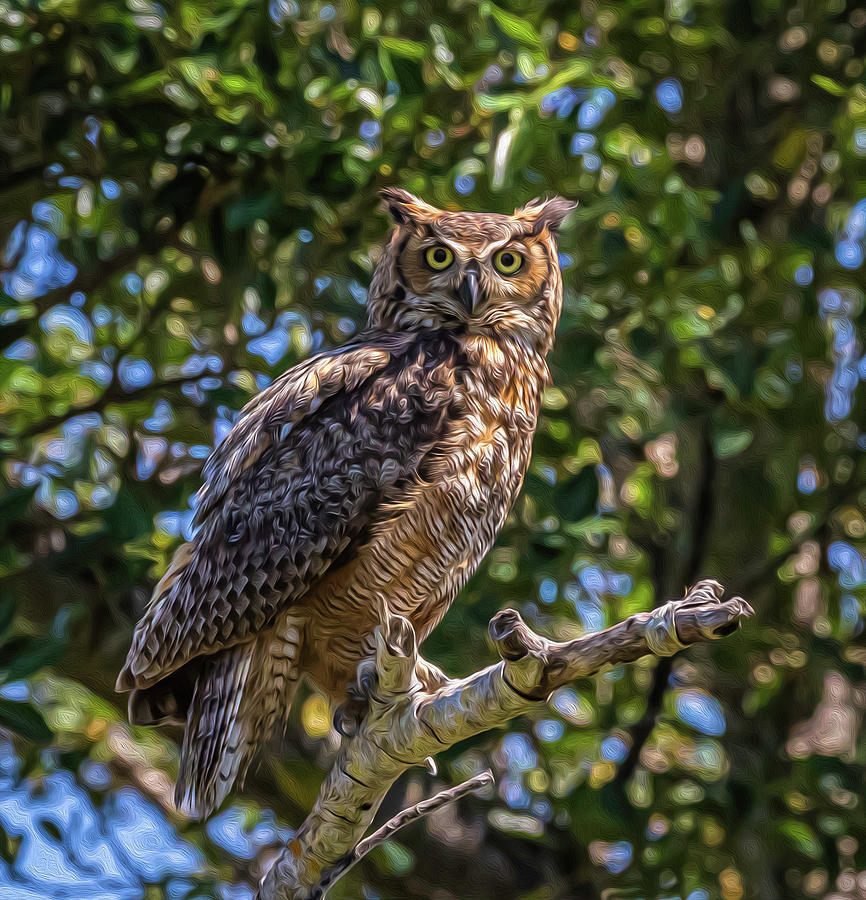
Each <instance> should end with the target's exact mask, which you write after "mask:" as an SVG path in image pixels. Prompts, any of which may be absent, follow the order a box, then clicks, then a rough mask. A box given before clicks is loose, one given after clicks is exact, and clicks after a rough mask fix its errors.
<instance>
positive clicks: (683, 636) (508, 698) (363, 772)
mask: <svg viewBox="0 0 866 900" xmlns="http://www.w3.org/2000/svg"><path fill="white" fill-rule="evenodd" d="M722 594H723V588H722V586H721V585H720V584H718V583H717V582H715V581H701V582H699V583H698V584H697V585H695V587H693V588H692V589H691V590H690V591H688V593H687V594H686V596H685V597H684V598H683V599H682V600H672V601H669V602H668V603H666V604H664V605H663V606H661V607H659V608H658V609H656V610H654V611H653V612H650V613H638V614H637V615H633V616H630V617H629V618H628V619H626V620H625V621H623V622H620V623H619V624H618V625H614V626H612V627H611V628H608V629H606V630H605V631H601V632H598V633H596V634H589V635H585V636H584V637H581V638H578V639H577V640H574V641H568V642H565V643H554V642H552V641H549V640H547V639H545V638H543V637H540V636H539V635H537V634H536V633H535V632H534V631H532V630H531V629H530V628H529V626H528V625H526V623H525V622H524V621H523V619H521V617H520V615H519V614H518V613H517V612H516V611H514V610H504V611H503V612H500V613H498V614H497V615H496V616H495V617H494V618H493V619H492V620H491V622H490V636H491V638H492V639H493V642H494V644H495V645H496V648H497V650H498V651H499V655H500V657H501V661H500V662H499V663H497V664H496V665H494V666H490V667H489V668H487V669H483V670H482V671H480V672H476V673H475V674H473V675H470V676H469V677H468V678H464V679H460V680H456V681H449V682H447V683H446V684H445V685H444V686H443V687H441V688H439V689H438V690H436V691H435V692H433V693H427V692H425V691H424V690H423V688H422V686H421V684H420V682H419V681H418V678H417V675H416V667H417V665H418V648H417V645H416V641H415V632H414V630H413V629H412V626H411V624H410V623H409V622H408V621H407V620H406V619H403V618H401V617H399V616H398V617H395V618H393V619H392V620H391V622H390V623H389V626H388V633H387V634H384V633H383V631H382V629H379V631H378V632H377V635H376V655H375V674H376V684H375V686H374V687H373V689H372V690H371V691H370V707H369V710H368V712H367V715H366V716H365V717H364V719H363V721H362V722H361V725H360V727H359V729H358V732H357V733H356V734H355V735H353V736H352V737H350V738H345V739H344V741H343V746H342V748H341V751H340V755H339V757H338V759H337V761H336V763H335V764H334V767H333V768H332V769H331V771H330V772H329V773H328V776H327V777H326V778H325V781H324V783H323V784H322V788H321V790H320V792H319V796H318V799H317V800H316V803H315V805H314V807H313V809H312V811H311V812H310V814H309V815H308V816H307V819H306V821H305V822H304V823H303V825H302V826H301V827H300V829H299V830H298V833H297V835H296V836H295V838H294V840H292V841H291V842H290V843H289V844H288V845H287V846H286V847H284V848H283V849H282V851H281V852H280V854H279V856H278V857H277V859H276V861H275V862H274V864H273V866H272V867H271V869H270V870H269V871H268V872H267V873H266V874H265V876H264V878H263V879H262V883H261V886H260V888H259V895H258V896H259V898H260V900H317V898H321V897H324V895H325V893H326V892H327V890H328V888H329V887H330V886H331V885H332V884H333V883H334V882H335V881H336V880H337V879H338V878H340V877H341V876H342V875H343V874H345V872H346V871H348V869H350V868H351V867H352V866H353V865H355V863H357V862H358V860H360V859H361V858H362V857H363V856H364V855H365V854H366V853H368V852H369V851H370V850H371V849H372V848H373V847H375V846H377V845H378V844H381V843H383V842H384V841H386V840H388V839H389V838H390V837H391V835H392V834H393V833H394V832H395V831H396V830H397V829H399V828H402V827H403V826H404V825H406V824H408V823H409V822H412V821H415V820H416V819H418V818H420V817H421V816H424V815H427V814H428V813H430V812H432V811H433V810H434V809H438V808H439V807H441V806H442V805H443V804H445V803H448V802H450V801H452V800H455V799H457V798H458V797H460V796H463V795H464V794H467V793H470V792H472V791H475V790H479V789H480V788H482V787H483V786H485V785H488V784H490V783H492V781H493V776H492V775H491V773H489V772H485V773H483V774H481V775H478V776H475V778H472V779H470V780H469V781H467V782H465V783H464V784H461V785H458V786H457V787H454V788H451V789H449V790H446V791H443V792H441V793H440V794H437V795H436V796H435V797H431V798H430V799H428V800H423V801H421V803H419V804H417V805H416V806H414V807H411V808H410V809H407V810H404V811H403V812H401V813H399V814H398V815H397V816H395V817H394V818H393V819H391V820H390V821H389V822H387V823H386V824H385V825H384V826H383V827H382V828H380V829H379V830H378V831H377V832H375V833H374V834H373V835H371V836H370V837H368V838H367V839H366V840H364V839H363V836H364V834H365V832H366V831H367V829H368V828H369V827H370V823H371V822H372V820H373V817H374V816H375V814H376V811H377V810H378V808H379V805H380V804H381V802H382V800H383V799H384V797H385V794H386V793H387V792H388V790H389V788H390V787H391V785H392V784H393V783H394V781H396V779H397V778H398V777H399V776H400V775H401V774H402V773H403V772H405V771H406V770H407V769H409V768H411V767H412V766H423V765H425V764H427V763H428V760H429V759H430V758H431V757H435V756H436V754H437V753H440V752H441V751H442V750H444V749H446V748H447V747H450V746H451V745H452V744H456V743H457V742H458V741H462V740H465V739H466V738H469V737H472V736H473V735H476V734H479V733H481V732H484V731H488V730H490V729H493V728H499V727H501V726H503V725H504V724H505V723H506V722H508V721H509V720H511V719H513V718H514V717H515V716H519V715H523V714H526V713H531V712H533V711H535V710H537V709H539V708H540V707H541V705H542V704H543V703H545V702H546V700H547V698H548V697H549V696H550V695H551V693H552V692H553V691H554V690H556V689H557V688H560V687H562V686H564V685H566V684H568V683H569V682H571V681H573V680H574V679H575V678H579V677H583V676H587V675H592V674H594V673H595V672H598V671H599V669H601V668H602V667H603V666H605V665H609V664H611V665H620V664H622V663H628V662H633V661H634V660H636V659H639V658H640V657H642V656H645V655H646V654H648V653H652V654H654V655H656V656H671V655H673V654H674V653H676V652H677V651H678V650H681V649H683V648H684V647H687V646H689V645H690V644H695V643H698V642H701V641H709V640H715V639H717V638H719V637H723V636H724V635H727V634H730V633H731V632H732V631H734V630H736V628H737V627H738V626H739V624H740V621H741V620H742V619H743V618H745V617H747V616H750V615H752V614H753V611H752V608H751V607H750V606H749V604H748V603H746V601H745V600H743V599H741V598H740V597H733V598H731V599H729V600H723V599H722ZM370 662H371V663H372V662H373V661H372V660H371V661H370Z"/></svg>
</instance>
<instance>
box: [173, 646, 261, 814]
mask: <svg viewBox="0 0 866 900" xmlns="http://www.w3.org/2000/svg"><path fill="white" fill-rule="evenodd" d="M254 649H255V645H254V644H243V645H241V646H238V647H233V648H232V649H230V650H226V651H224V652H223V653H220V654H218V655H217V656H214V657H213V658H212V659H211V660H209V661H208V664H207V665H206V666H205V667H204V668H203V669H202V672H201V674H200V675H199V678H198V681H197V682H196V686H195V689H194V691H193V696H192V702H191V703H190V707H189V713H188V715H187V722H186V732H185V733H184V737H183V746H182V748H181V752H180V770H179V771H178V774H177V787H176V788H175V793H174V802H175V805H176V806H177V808H178V809H179V810H180V811H181V812H183V813H186V814H187V815H188V816H192V817H194V818H204V817H205V816H208V815H209V814H210V813H212V812H213V811H214V810H215V809H216V808H217V807H218V806H219V805H220V803H222V801H223V800H224V799H225V798H226V795H227V794H228V792H229V791H230V790H231V788H232V786H233V785H234V783H235V781H237V780H238V779H239V778H240V779H242V778H243V776H244V775H245V774H246V769H247V767H248V766H249V758H250V755H251V749H252V747H251V744H252V740H251V739H252V737H253V735H252V734H251V732H250V725H251V724H252V723H251V721H250V720H251V716H250V712H252V711H251V710H250V709H249V707H250V700H251V698H250V696H249V694H250V690H249V689H250V687H252V685H251V684H250V668H251V665H252V662H253V654H254Z"/></svg>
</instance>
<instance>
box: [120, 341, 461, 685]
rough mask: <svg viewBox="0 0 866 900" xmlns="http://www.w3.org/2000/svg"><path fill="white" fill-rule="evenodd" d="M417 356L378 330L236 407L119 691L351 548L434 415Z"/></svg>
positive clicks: (421, 355) (431, 370)
mask: <svg viewBox="0 0 866 900" xmlns="http://www.w3.org/2000/svg"><path fill="white" fill-rule="evenodd" d="M430 360H431V356H430V354H429V353H426V354H425V352H424V351H423V350H419V349H418V348H417V347H413V346H412V342H411V340H409V339H407V338H404V337H399V336H385V335H380V336H378V337H377V338H376V339H375V340H370V341H368V342H366V343H363V344H352V345H348V346H346V347H344V348H341V349H340V350H338V351H335V352H330V353H325V354H320V355H318V356H315V357H313V358H312V359H310V360H308V361H307V362H305V363H302V364H300V365H298V366H296V367H295V368H293V369H291V370H290V371H289V372H287V373H285V374H284V375H283V376H281V377H280V378H279V379H277V380H276V381H275V382H274V383H273V384H272V385H271V386H270V387H269V388H267V389H266V390H264V391H263V392H262V393H261V394H259V395H258V396H257V397H256V398H255V399H253V400H252V401H251V402H250V403H249V404H248V405H247V406H246V407H245V409H244V410H243V412H242V415H241V417H240V418H239V420H238V422H237V423H236V424H235V426H234V427H233V428H232V430H231V431H230V432H229V434H228V435H227V436H226V438H225V440H224V441H223V443H222V444H221V445H220V446H219V448H218V449H217V450H215V451H214V453H213V454H212V456H211V458H210V459H209V461H208V463H207V465H206V467H205V472H204V474H205V483H204V486H203V487H202V488H201V490H200V492H199V494H198V506H197V516H196V521H197V524H198V532H197V533H196V535H195V537H194V538H193V540H192V541H190V542H189V543H186V544H184V545H182V546H181V547H180V548H179V549H178V551H177V553H176V554H175V557H174V559H173V560H172V563H171V565H170V567H169V569H168V571H167V572H166V574H165V576H164V577H163V579H162V580H161V581H160V582H159V584H158V585H157V587H156V589H155V591H154V594H153V598H152V600H151V603H150V605H149V607H148V609H147V611H146V612H145V614H144V616H143V617H142V619H141V621H140V622H139V623H138V626H137V628H136V630H135V634H134V636H133V641H132V646H131V648H130V651H129V655H128V657H127V660H126V664H125V666H124V668H123V670H122V671H121V673H120V676H119V677H118V682H117V684H118V690H129V689H131V688H143V687H147V686H149V685H152V684H154V683H155V682H157V681H159V680H161V679H162V678H164V677H165V676H166V675H168V674H169V673H171V672H173V671H175V670H176V669H178V668H179V667H180V666H182V665H184V664H185V663H187V662H189V661H190V660H191V659H193V658H194V657H196V656H200V655H203V654H208V653H213V652H215V651H217V650H221V649H225V648H226V647H230V646H233V645H235V644H238V643H241V642H244V641H246V640H249V639H251V637H252V636H253V635H255V634H256V633H257V632H258V631H260V630H261V629H263V628H266V627H267V626H268V625H269V624H270V623H271V622H273V620H274V618H275V616H276V614H277V613H278V612H279V611H281V610H282V609H285V607H286V606H287V605H288V604H291V603H293V602H295V601H296V600H297V599H298V598H300V597H301V596H303V594H304V593H305V592H306V591H307V590H308V589H309V588H310V587H311V586H312V585H313V584H314V583H315V582H316V580H317V579H319V578H320V577H321V576H322V574H323V573H324V572H325V571H326V570H327V569H328V568H329V567H330V566H333V564H334V562H335V561H336V560H337V559H338V558H339V557H341V556H342V557H343V558H345V557H346V556H347V555H350V553H351V547H352V542H353V540H355V539H357V538H358V536H359V535H360V534H361V533H362V532H363V530H364V527H365V525H366V523H367V522H368V521H369V519H370V516H371V514H372V513H373V512H374V511H375V509H376V507H377V506H378V504H379V503H380V502H381V500H382V498H383V497H384V496H385V495H386V494H387V492H388V491H389V490H390V489H393V487H394V486H395V485H396V484H397V483H399V482H400V481H401V480H403V479H405V478H406V477H408V476H410V475H411V474H412V473H413V472H414V471H416V470H417V467H418V464H419V463H420V461H421V459H422V458H423V456H424V455H425V453H426V452H427V451H428V450H429V448H430V446H431V442H432V441H433V440H434V436H435V434H436V432H437V429H438V427H439V424H438V423H441V421H442V419H443V417H444V415H445V409H446V406H447V403H448V400H449V391H448V386H447V384H443V383H441V382H442V378H443V372H442V371H438V374H437V373H436V367H435V366H433V365H432V363H431V361H430ZM439 369H440V370H441V366H440V367H439ZM444 377H445V379H446V381H447V374H446V375H445V376H444ZM431 378H433V380H434V381H435V382H436V384H431V383H428V382H430V379H431Z"/></svg>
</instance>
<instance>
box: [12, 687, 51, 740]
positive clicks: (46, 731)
mask: <svg viewBox="0 0 866 900" xmlns="http://www.w3.org/2000/svg"><path fill="white" fill-rule="evenodd" d="M0 725H2V726H3V727H5V728H8V729H9V730H10V731H14V732H15V733H16V734H20V735H21V737H23V738H26V739H27V740H28V741H35V742H37V743H40V744H43V743H47V742H48V741H50V740H51V738H52V733H51V729H50V728H49V727H48V725H47V724H46V723H45V719H43V718H42V714H41V713H40V712H39V711H38V710H37V709H36V708H35V707H33V706H31V705H30V704H29V703H17V702H16V701H14V700H7V699H6V698H5V697H0Z"/></svg>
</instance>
